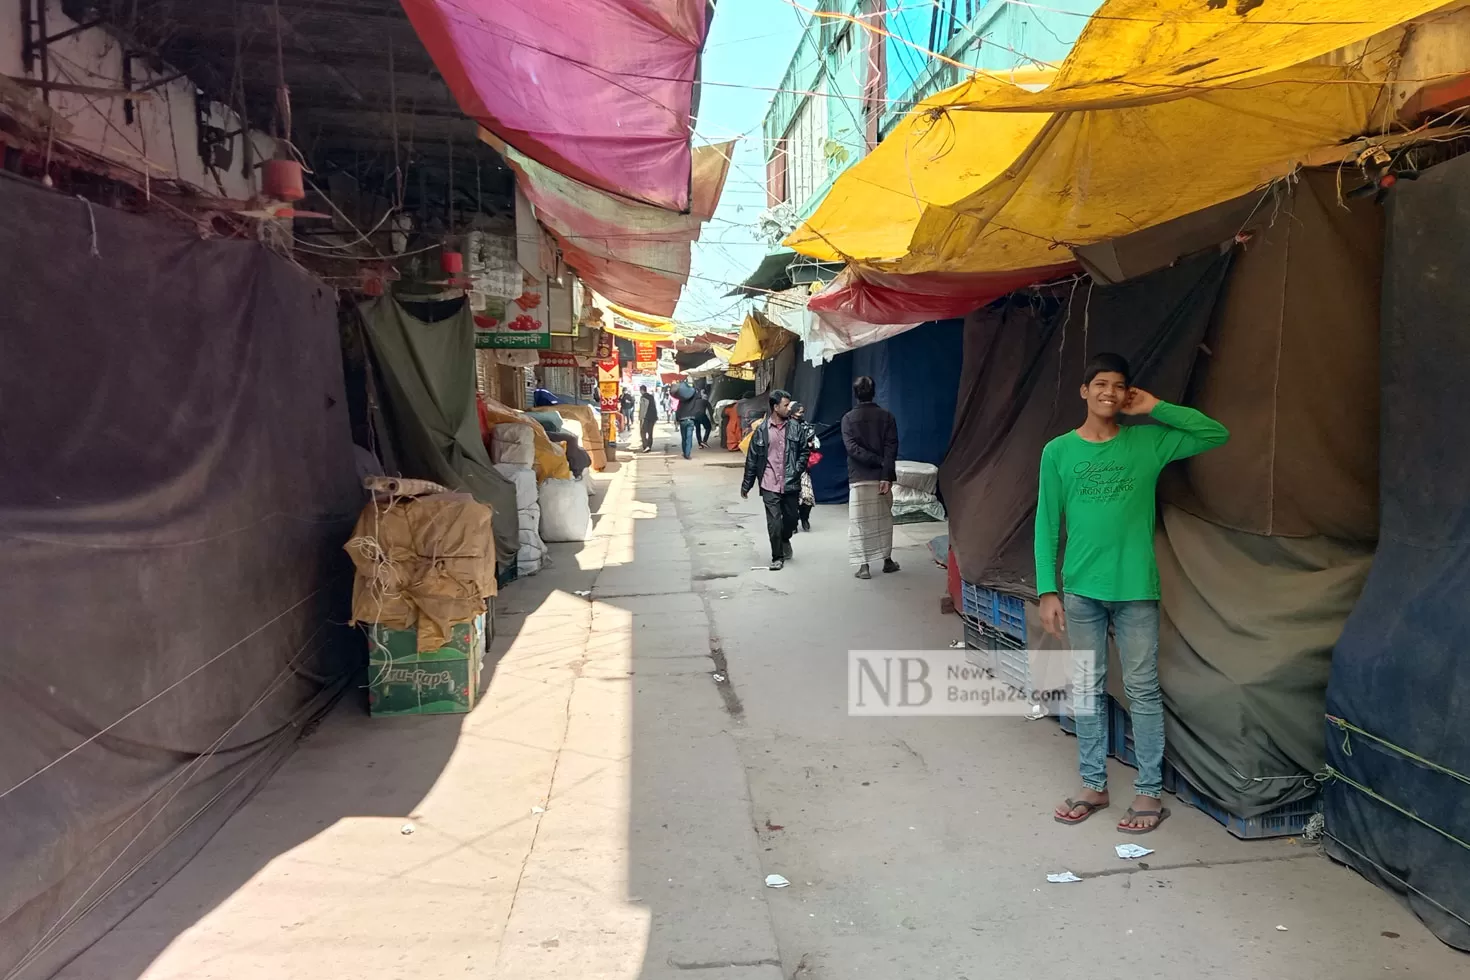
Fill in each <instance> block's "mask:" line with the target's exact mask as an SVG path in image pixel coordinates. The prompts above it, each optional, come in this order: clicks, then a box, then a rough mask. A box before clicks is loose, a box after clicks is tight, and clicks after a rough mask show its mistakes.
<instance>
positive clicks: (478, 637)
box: [367, 613, 485, 716]
mask: <svg viewBox="0 0 1470 980" xmlns="http://www.w3.org/2000/svg"><path fill="white" fill-rule="evenodd" d="M367 637H368V710H369V711H370V712H371V713H372V714H373V715H374V716H380V715H442V714H464V713H465V712H467V711H469V710H470V709H471V708H473V707H474V706H475V697H476V695H477V693H478V690H479V686H480V665H481V663H482V662H483V660H484V658H485V615H484V614H483V613H481V614H480V615H479V616H476V617H475V618H474V619H473V620H471V621H469V622H464V623H455V624H454V625H453V626H452V627H451V629H450V638H449V642H448V644H446V645H445V646H443V647H441V648H439V649H438V650H430V651H426V652H420V651H419V649H418V631H417V630H414V629H406V630H400V629H390V628H388V627H386V626H370V627H368V630H367Z"/></svg>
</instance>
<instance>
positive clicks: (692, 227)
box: [481, 129, 735, 316]
mask: <svg viewBox="0 0 1470 980" xmlns="http://www.w3.org/2000/svg"><path fill="white" fill-rule="evenodd" d="M481 138H482V139H484V140H485V142H487V143H489V144H490V145H491V146H493V147H495V149H496V150H497V151H499V152H500V153H501V155H502V156H504V157H505V159H506V162H507V163H509V164H510V166H511V168H512V169H513V170H514V171H515V172H516V182H517V184H518V186H519V187H520V188H521V190H522V191H523V192H524V193H525V195H526V197H527V199H529V200H530V202H531V204H532V206H533V207H534V209H535V212H536V219H537V220H538V221H539V222H541V224H542V225H543V226H544V227H545V228H546V230H547V231H548V232H549V233H550V234H551V236H552V238H553V239H555V241H556V244H557V246H558V247H559V248H560V249H561V252H562V256H563V257H564V258H565V260H566V263H567V265H568V266H569V267H570V268H571V269H572V270H573V271H575V272H576V273H577V275H578V276H579V277H581V279H582V281H583V282H585V283H586V284H587V285H588V286H589V287H591V288H592V289H594V290H596V291H597V292H598V293H601V294H602V295H603V296H606V297H607V298H608V299H609V300H611V301H613V302H615V303H618V304H621V305H623V306H625V307H627V308H629V309H637V310H642V311H644V312H646V313H650V314H660V315H665V316H666V315H669V314H672V313H673V312H674V307H675V306H677V305H678V302H679V294H680V292H681V291H682V290H683V288H684V283H685V282H686V281H687V280H688V278H689V255H690V246H691V244H692V243H693V242H694V241H695V239H697V238H698V237H699V232H700V229H701V228H702V227H703V225H704V222H706V221H708V220H709V218H710V217H711V216H712V215H713V214H714V212H715V207H716V206H717V205H718V204H719V201H720V194H721V193H722V192H723V190H724V187H725V176H726V174H727V173H728V172H729V168H730V154H731V153H732V152H733V150H734V146H735V144H734V143H719V144H712V145H709V146H701V147H699V148H697V149H696V150H695V151H694V155H693V170H692V174H693V184H692V186H693V191H694V198H693V204H692V206H691V209H690V212H689V213H688V214H676V213H675V212H672V211H666V210H663V209H661V208H655V207H650V206H648V205H646V204H639V203H636V202H633V201H628V200H626V199H624V198H620V197H617V196H615V195H612V194H607V193H604V192H602V191H600V190H597V189H596V188H593V187H589V186H588V185H586V184H584V183H581V182H579V181H576V180H573V179H571V178H569V177H567V176H565V175H563V174H560V173H558V172H556V171H555V170H552V169H551V168H549V167H545V166H542V165H541V164H539V163H537V162H536V161H535V160H532V159H530V158H529V157H528V156H526V154H524V153H521V152H520V151H518V150H516V149H515V148H514V147H511V146H508V145H507V144H506V143H504V142H503V141H502V140H499V139H497V138H496V137H495V136H494V135H492V134H490V133H489V132H487V131H485V130H483V129H482V130H481Z"/></svg>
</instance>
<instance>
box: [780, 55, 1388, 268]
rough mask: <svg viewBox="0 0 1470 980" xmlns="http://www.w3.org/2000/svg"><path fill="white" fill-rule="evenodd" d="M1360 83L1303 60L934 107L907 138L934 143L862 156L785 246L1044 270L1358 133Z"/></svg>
mask: <svg viewBox="0 0 1470 980" xmlns="http://www.w3.org/2000/svg"><path fill="white" fill-rule="evenodd" d="M1365 81H1367V79H1366V78H1365V76H1364V75H1363V74H1362V73H1361V72H1359V71H1357V70H1355V69H1353V68H1348V67H1321V66H1308V67H1300V68H1295V69H1289V70H1288V71H1285V72H1279V73H1277V74H1275V75H1272V76H1268V77H1267V78H1264V79H1259V80H1256V81H1253V82H1246V83H1242V84H1241V85H1240V86H1226V87H1222V88H1219V89H1215V90H1213V91H1209V92H1204V93H1201V94H1198V95H1194V96H1190V97H1188V98H1182V99H1176V100H1174V101H1171V102H1163V103H1157V104H1153V105H1144V106H1133V107H1129V108H1123V109H1102V110H1089V111H1083V112H1071V113H1058V114H1047V113H1040V114H1038V113H982V112H966V111H959V112H948V113H945V114H944V118H943V119H942V120H937V121H936V122H935V123H934V124H933V125H932V126H930V127H929V128H928V130H927V131H926V132H924V133H923V134H921V135H919V136H917V137H916V143H917V144H918V145H921V146H923V147H924V148H926V149H928V148H934V147H938V146H940V145H946V146H947V147H948V150H947V152H945V153H943V154H940V153H939V151H938V150H937V149H935V150H934V152H931V153H929V154H927V155H925V154H923V153H919V154H916V153H913V152H910V153H908V154H906V155H905V154H903V153H901V152H900V153H887V154H880V153H878V152H874V153H873V154H872V155H871V156H869V157H868V158H866V159H864V160H862V161H860V162H859V163H858V164H857V165H856V166H854V167H852V168H851V169H849V170H848V171H847V172H846V173H844V174H843V175H842V176H841V177H839V178H838V180H837V182H836V183H835V184H834V185H833V188H832V191H831V193H830V194H829V195H828V198H827V200H826V201H824V202H823V203H822V205H821V206H820V207H818V209H817V211H816V212H815V213H814V214H813V215H812V217H811V219H810V220H809V221H808V222H807V223H806V224H805V225H803V226H802V227H801V228H799V229H797V231H796V232H794V233H793V234H792V235H791V237H790V238H788V239H787V242H786V243H787V244H788V245H790V246H791V247H792V248H795V249H796V250H797V251H798V252H802V253H803V254H807V255H811V256H813V257H815V258H821V259H824V260H830V259H831V258H832V257H833V253H838V254H842V255H845V256H847V257H848V259H849V261H851V262H852V263H853V264H856V265H858V266H859V268H870V269H872V270H875V271H880V272H884V273H892V274H901V275H911V274H916V273H924V272H946V273H977V272H998V271H1004V270H1010V269H1029V268H1035V267H1038V266H1052V265H1056V264H1058V263H1059V262H1063V261H1065V260H1066V259H1067V257H1068V253H1067V251H1066V248H1067V247H1068V246H1070V245H1080V244H1090V243H1093V242H1099V241H1105V240H1107V239H1110V238H1116V237H1118V236H1120V235H1125V234H1128V233H1130V232H1134V231H1138V230H1140V229H1143V228H1148V227H1150V226H1152V225H1156V224H1159V223H1161V222H1164V221H1168V220H1170V219H1171V218H1177V217H1179V216H1181V215H1185V214H1189V213H1191V212H1193V211H1198V210H1200V209H1201V208H1205V207H1209V206H1210V205H1213V204H1218V203H1219V202H1221V201H1226V200H1229V199H1231V198H1234V197H1238V196H1240V195H1242V194H1246V193H1249V192H1250V191H1251V189H1252V188H1255V187H1258V186H1260V185H1262V184H1264V183H1266V182H1268V181H1270V180H1272V179H1274V178H1277V177H1280V176H1283V175H1284V174H1287V173H1289V172H1291V170H1292V169H1293V168H1294V167H1295V166H1296V165H1297V164H1298V163H1300V162H1301V161H1303V160H1305V159H1306V158H1308V157H1309V156H1312V155H1313V154H1316V153H1320V151H1321V150H1322V149H1323V148H1324V147H1330V146H1333V145H1335V144H1338V143H1339V142H1341V141H1343V140H1345V139H1347V138H1348V137H1351V136H1354V135H1357V134H1359V133H1363V132H1365V131H1369V130H1370V129H1372V128H1373V127H1372V125H1371V121H1372V116H1373V107H1374V103H1375V100H1376V99H1377V96H1378V92H1379V89H1380V86H1378V85H1371V84H1361V83H1362V82H1365ZM967 84H974V83H967ZM912 119H913V117H910V120H909V121H912ZM1028 134H1029V137H1030V138H1029V139H1028ZM894 135H895V136H898V135H899V133H898V132H895V134H894ZM892 138H893V137H890V139H892ZM887 143H888V141H887V140H885V141H884V145H887ZM1018 143H1019V144H1023V145H1022V147H1021V148H1020V150H1019V151H1018V152H1013V151H1014V150H1015V149H1016V145H1017V144H1018ZM880 149H881V147H880ZM905 156H907V159H905ZM951 157H953V158H956V159H955V160H951V159H950V158H951ZM1007 157H1008V159H1007ZM900 194H904V195H907V197H908V200H907V202H906V206H890V207H889V208H888V209H887V210H886V211H885V212H884V214H883V221H884V222H885V223H890V226H889V227H886V228H881V229H880V228H877V227H874V225H873V224H871V223H865V222H863V221H862V220H861V218H860V217H859V212H860V211H863V210H866V211H867V212H868V213H870V214H871V213H875V212H877V211H878V209H879V202H880V201H883V200H888V199H891V198H892V197H895V196H897V195H900ZM915 197H917V198H918V201H919V202H921V204H916V203H915ZM874 220H875V221H876V219H874ZM815 243H820V244H819V245H818V244H815Z"/></svg>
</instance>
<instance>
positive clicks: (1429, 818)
mask: <svg viewBox="0 0 1470 980" xmlns="http://www.w3.org/2000/svg"><path fill="white" fill-rule="evenodd" d="M1389 201H1390V208H1389V229H1388V244H1387V253H1386V257H1385V261H1384V277H1383V282H1384V290H1383V310H1382V331H1383V332H1382V344H1381V347H1380V350H1381V355H1380V356H1381V365H1382V387H1381V392H1380V394H1381V398H1382V430H1381V434H1382V440H1381V449H1380V476H1379V488H1378V489H1379V499H1380V505H1381V509H1380V527H1379V539H1378V540H1379V543H1378V552H1377V555H1376V557H1375V558H1374V561H1373V568H1372V571H1371V572H1370V573H1369V575H1368V581H1367V584H1366V585H1365V587H1364V589H1363V594H1362V597H1361V598H1360V599H1359V601H1358V604H1357V606H1356V607H1355V608H1354V609H1353V612H1352V615H1351V616H1349V617H1348V621H1347V624H1346V626H1344V628H1343V634H1342V637H1341V639H1340V640H1339V641H1338V643H1337V649H1336V652H1335V653H1334V656H1333V660H1332V675H1331V680H1330V681H1329V683H1328V687H1327V713H1328V715H1329V716H1331V717H1333V718H1340V719H1342V720H1343V722H1345V723H1346V725H1348V726H1352V727H1351V728H1348V727H1344V726H1341V725H1338V724H1336V723H1334V722H1332V721H1331V720H1329V722H1328V723H1327V729H1326V738H1327V764H1328V766H1329V767H1331V769H1332V770H1334V771H1335V772H1337V773H1340V774H1341V777H1340V778H1329V779H1328V780H1327V782H1326V784H1325V788H1324V798H1325V799H1324V807H1325V808H1324V812H1325V816H1326V821H1327V834H1328V837H1327V848H1328V853H1329V854H1331V855H1332V856H1333V857H1335V858H1336V859H1338V860H1340V861H1343V862H1344V863H1346V864H1349V865H1351V866H1352V867H1354V868H1356V869H1357V870H1358V871H1359V872H1361V873H1362V874H1363V875H1364V876H1366V877H1367V878H1369V879H1370V880H1373V881H1376V882H1377V883H1379V884H1380V885H1382V886H1383V887H1385V888H1388V889H1390V890H1392V891H1394V892H1396V893H1398V894H1399V895H1401V896H1403V898H1404V900H1405V901H1406V902H1407V903H1408V905H1409V907H1410V908H1412V909H1413V911H1414V912H1415V914H1416V915H1418V916H1419V917H1420V918H1421V919H1423V920H1424V922H1425V924H1426V925H1428V926H1429V928H1430V929H1432V930H1433V931H1434V933H1435V934H1436V935H1437V936H1439V938H1440V939H1442V940H1444V941H1445V942H1446V943H1449V944H1450V945H1452V946H1455V947H1458V948H1460V949H1465V950H1470V924H1467V922H1470V874H1467V873H1466V872H1467V869H1470V850H1467V847H1466V845H1467V843H1470V785H1467V780H1470V736H1467V734H1466V723H1465V719H1466V717H1467V715H1470V660H1467V654H1466V651H1467V650H1470V604H1467V602H1466V596H1467V595H1470V452H1467V450H1466V446H1467V442H1470V423H1467V422H1466V414H1465V378H1466V377H1467V375H1470V331H1467V330H1466V329H1465V309H1466V307H1467V305H1470V282H1467V280H1466V278H1465V275H1464V270H1465V269H1466V268H1467V267H1470V158H1465V157H1461V158H1459V159H1456V160H1453V161H1451V162H1449V163H1446V164H1442V165H1440V166H1438V167H1435V168H1433V169H1431V170H1429V171H1426V172H1425V173H1423V174H1422V175H1421V176H1420V178H1419V179H1418V180H1417V181H1416V182H1413V183H1407V182H1402V181H1401V182H1400V183H1399V184H1398V185H1397V187H1396V188H1395V189H1394V191H1393V195H1392V196H1391V197H1390V199H1389ZM1354 729H1357V730H1358V731H1354ZM1363 732H1366V733H1368V734H1366V735H1365V734H1361V733H1363ZM1456 774H1458V775H1456Z"/></svg>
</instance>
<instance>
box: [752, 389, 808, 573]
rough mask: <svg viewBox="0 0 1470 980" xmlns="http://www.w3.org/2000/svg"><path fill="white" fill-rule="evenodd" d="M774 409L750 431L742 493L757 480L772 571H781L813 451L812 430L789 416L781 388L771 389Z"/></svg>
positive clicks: (788, 403)
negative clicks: (764, 516)
mask: <svg viewBox="0 0 1470 980" xmlns="http://www.w3.org/2000/svg"><path fill="white" fill-rule="evenodd" d="M770 402H771V411H770V414H769V415H767V416H766V417H765V419H764V421H762V422H760V423H757V424H756V428H755V429H754V431H752V432H751V434H750V449H749V450H748V451H747V452H746V454H745V478H744V479H743V480H742V481H741V483H740V496H742V497H745V496H748V495H749V494H750V488H751V487H753V486H755V485H756V484H757V483H759V484H760V488H761V500H762V501H763V502H764V503H765V505H766V533H767V534H769V535H770V538H771V571H773V572H779V571H780V570H781V568H782V566H784V565H785V564H786V562H787V561H788V560H789V559H790V558H791V536H792V535H793V534H795V533H796V512H797V506H798V505H799V504H800V502H801V474H802V473H804V472H806V465H807V457H808V456H810V455H811V434H810V432H809V431H808V430H807V427H806V425H805V424H803V423H801V422H797V421H796V420H794V419H792V418H790V415H791V396H790V395H789V394H787V393H786V392H784V391H782V390H780V389H779V388H778V389H776V390H775V391H773V392H771V395H770Z"/></svg>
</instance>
